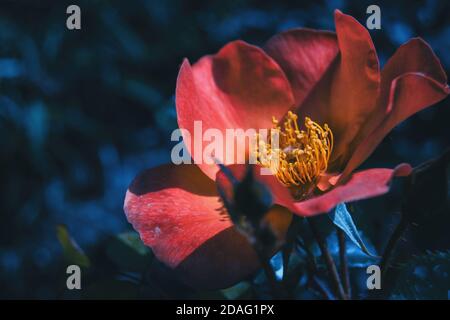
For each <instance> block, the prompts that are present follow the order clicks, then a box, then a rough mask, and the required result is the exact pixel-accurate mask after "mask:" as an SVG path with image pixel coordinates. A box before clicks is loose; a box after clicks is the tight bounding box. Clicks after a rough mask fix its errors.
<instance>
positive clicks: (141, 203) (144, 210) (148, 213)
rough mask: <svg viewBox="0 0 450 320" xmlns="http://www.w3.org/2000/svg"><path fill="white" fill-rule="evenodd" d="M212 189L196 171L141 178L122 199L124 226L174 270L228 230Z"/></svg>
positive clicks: (161, 170)
mask: <svg viewBox="0 0 450 320" xmlns="http://www.w3.org/2000/svg"><path fill="white" fill-rule="evenodd" d="M221 206H222V205H221V203H220V202H219V198H218V197H217V194H216V192H215V185H214V183H213V182H212V181H211V180H209V179H208V178H207V177H206V176H205V175H204V174H203V173H202V172H201V171H200V170H199V169H198V168H197V166H195V165H180V166H175V165H164V166H160V167H157V168H154V169H150V170H146V171H144V172H142V173H141V174H140V175H139V176H138V177H137V178H136V179H135V180H134V181H133V183H132V184H131V185H130V187H129V189H128V191H127V195H126V198H125V205H124V209H125V213H126V215H127V218H128V221H129V222H130V223H132V224H133V227H134V228H135V229H136V230H137V231H138V232H139V233H140V235H141V238H142V241H143V242H144V243H145V244H146V245H148V246H149V247H151V248H152V250H153V252H154V253H155V255H156V256H157V257H158V259H160V260H161V261H163V262H164V263H165V264H167V265H168V266H170V267H172V268H174V267H176V266H178V264H180V262H181V261H183V260H184V259H186V258H187V257H188V256H189V255H190V254H192V252H193V251H194V250H196V249H197V248H198V247H199V246H200V245H202V244H203V243H204V242H205V241H207V240H208V239H210V238H212V237H214V236H215V235H217V234H218V233H220V232H221V231H223V230H226V229H227V228H230V227H231V226H232V224H231V222H230V221H228V220H227V219H225V217H224V216H223V215H221V214H220V210H219V209H220V208H221Z"/></svg>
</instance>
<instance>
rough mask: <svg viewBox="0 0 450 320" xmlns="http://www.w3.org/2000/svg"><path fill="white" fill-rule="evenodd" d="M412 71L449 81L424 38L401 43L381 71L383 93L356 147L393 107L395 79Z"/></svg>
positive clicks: (355, 141) (354, 144)
mask: <svg viewBox="0 0 450 320" xmlns="http://www.w3.org/2000/svg"><path fill="white" fill-rule="evenodd" d="M410 72H415V73H422V74H424V75H426V76H428V77H430V78H432V79H434V80H436V81H437V82H440V83H443V84H445V83H446V82H447V76H446V74H445V72H444V70H443V68H442V66H441V64H440V62H439V59H438V58H437V57H436V55H435V54H434V52H433V50H432V49H431V47H430V46H429V45H428V44H427V43H426V42H425V41H423V40H422V39H420V38H414V39H411V40H410V41H408V42H407V43H405V44H403V45H402V46H400V47H399V48H398V49H397V51H396V52H395V53H394V55H393V56H392V57H391V58H390V59H389V60H388V62H387V63H386V65H385V66H384V68H383V70H382V71H381V92H380V97H379V99H378V102H377V108H376V110H375V111H374V113H373V115H372V116H371V117H370V119H369V120H368V121H367V124H366V125H364V127H363V128H362V130H361V131H360V132H359V133H358V136H357V137H356V138H355V139H354V141H353V142H352V147H351V148H352V149H353V150H354V149H355V148H356V147H357V146H358V145H359V144H360V143H361V141H362V140H363V139H364V138H367V136H368V135H369V134H370V133H372V132H373V131H374V130H375V129H376V127H377V126H379V125H380V123H381V122H382V121H383V120H384V118H386V114H387V113H389V111H390V110H387V107H389V106H392V105H390V104H389V97H390V91H391V85H392V82H393V81H394V80H395V78H397V77H399V76H401V75H402V74H405V73H410Z"/></svg>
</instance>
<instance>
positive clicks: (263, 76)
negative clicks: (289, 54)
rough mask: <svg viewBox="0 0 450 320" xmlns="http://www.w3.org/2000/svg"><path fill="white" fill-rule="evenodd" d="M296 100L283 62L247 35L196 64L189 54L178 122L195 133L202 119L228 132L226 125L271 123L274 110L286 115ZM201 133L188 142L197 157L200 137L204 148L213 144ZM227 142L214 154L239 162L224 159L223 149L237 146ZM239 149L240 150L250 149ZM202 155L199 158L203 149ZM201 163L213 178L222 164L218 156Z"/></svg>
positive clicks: (262, 125) (179, 86)
mask: <svg viewBox="0 0 450 320" xmlns="http://www.w3.org/2000/svg"><path fill="white" fill-rule="evenodd" d="M293 104H294V98H293V94H292V90H291V87H290V84H289V81H288V80H287V78H286V75H285V74H284V72H283V71H282V70H281V68H280V67H279V66H278V64H277V63H276V62H275V61H274V60H272V58H270V57H269V56H268V55H267V54H266V53H265V52H264V51H262V50H261V49H260V48H258V47H255V46H251V45H249V44H247V43H245V42H243V41H234V42H231V43H229V44H227V45H226V46H225V47H223V48H222V49H221V50H220V51H219V52H218V53H217V54H216V55H211V56H205V57H203V58H202V59H200V60H199V61H198V62H197V63H196V64H194V65H193V66H192V67H191V66H190V65H189V62H188V61H187V60H185V61H184V62H183V65H182V66H181V69H180V73H179V75H178V80H177V88H176V106H177V118H178V124H179V127H180V128H182V129H187V130H188V131H189V132H190V133H191V135H193V133H194V121H202V129H203V132H205V131H206V130H207V129H209V128H214V129H218V130H219V131H220V132H222V133H223V134H224V133H225V130H226V129H234V128H241V129H244V130H246V129H248V128H253V129H259V128H270V127H271V126H272V122H271V120H272V116H275V117H276V118H281V117H282V116H283V115H284V114H285V113H286V112H287V111H288V110H289V109H290V108H291V106H292V105H293ZM224 136H225V135H224ZM183 137H184V138H185V141H186V137H185V136H184V135H183ZM194 138H195V139H194ZM201 139H202V137H199V136H196V137H192V143H187V147H188V150H189V152H190V153H191V155H193V157H194V158H195V151H196V150H194V144H195V142H196V143H197V145H196V146H198V148H197V147H196V149H198V150H200V152H202V150H204V149H203V147H202V145H207V143H204V144H202V141H201ZM194 140H196V141H195V142H194ZM224 146H225V149H224V151H223V153H222V154H220V152H218V154H215V155H214V156H215V157H216V158H218V159H219V160H223V161H222V162H223V163H236V158H235V159H234V160H233V159H231V161H226V160H227V159H223V157H222V155H227V154H228V155H230V154H231V151H232V150H233V149H232V148H233V146H231V144H226V143H224ZM233 151H236V152H235V156H237V155H238V154H242V153H243V152H244V153H245V150H233ZM196 158H197V162H196V163H197V164H199V161H198V160H200V161H201V160H202V159H201V153H200V154H199V156H198V157H196ZM199 158H200V159H199ZM199 167H200V169H201V170H202V171H203V172H204V173H205V174H206V175H207V176H209V177H210V178H211V179H214V177H215V173H216V172H217V170H218V169H217V166H216V165H215V164H213V163H212V162H211V164H205V163H202V164H199Z"/></svg>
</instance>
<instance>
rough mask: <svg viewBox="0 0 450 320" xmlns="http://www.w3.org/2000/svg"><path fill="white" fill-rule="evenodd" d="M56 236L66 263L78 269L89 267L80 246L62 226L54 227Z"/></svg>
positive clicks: (86, 257) (87, 259)
mask: <svg viewBox="0 0 450 320" xmlns="http://www.w3.org/2000/svg"><path fill="white" fill-rule="evenodd" d="M56 236H57V238H58V241H59V243H60V244H61V246H62V249H63V254H64V257H65V258H66V260H67V262H69V263H71V264H76V265H78V266H80V267H84V268H88V267H89V266H90V265H91V262H90V260H89V257H88V256H87V255H86V254H85V253H84V252H83V250H82V249H81V248H80V246H79V245H78V244H77V243H76V242H75V240H74V239H73V238H72V237H71V236H70V234H69V231H68V230H67V228H66V226H64V225H57V226H56Z"/></svg>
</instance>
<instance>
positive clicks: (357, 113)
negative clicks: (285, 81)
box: [299, 10, 380, 170]
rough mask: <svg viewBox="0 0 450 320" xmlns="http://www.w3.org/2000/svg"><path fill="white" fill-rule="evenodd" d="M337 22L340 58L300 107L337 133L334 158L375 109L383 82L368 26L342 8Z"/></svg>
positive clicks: (336, 17)
mask: <svg viewBox="0 0 450 320" xmlns="http://www.w3.org/2000/svg"><path fill="white" fill-rule="evenodd" d="M335 24H336V33H337V39H338V44H339V49H340V59H339V60H338V61H337V63H336V64H335V65H334V66H333V68H331V69H330V71H329V72H327V75H326V76H325V77H324V78H323V79H322V81H321V82H320V84H319V85H318V86H317V87H316V90H314V91H313V93H312V95H311V96H310V97H309V98H308V99H306V101H305V104H304V105H303V106H301V107H300V109H299V114H300V116H308V117H310V118H311V119H313V120H314V121H318V122H319V123H320V124H323V123H328V125H329V126H330V128H331V130H332V131H333V134H334V136H335V146H334V150H333V153H332V161H334V160H336V159H338V158H339V157H340V156H341V155H343V154H344V153H345V152H346V151H347V149H348V145H349V143H350V142H351V141H352V139H353V138H354V137H355V136H356V134H357V133H358V131H359V129H360V128H361V126H363V124H364V123H365V121H366V120H367V118H368V116H369V115H370V113H371V112H372V111H373V110H374V108H375V103H376V98H377V97H378V92H379V82H380V72H379V65H378V58H377V54H376V51H375V47H374V45H373V43H372V40H371V38H370V34H369V32H368V31H367V29H366V28H365V27H363V26H362V25H361V24H360V23H359V22H358V21H356V20H355V19H354V18H353V17H351V16H348V15H345V14H343V13H341V12H340V11H339V10H336V12H335ZM333 169H334V170H337V169H339V166H337V167H336V168H333Z"/></svg>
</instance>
